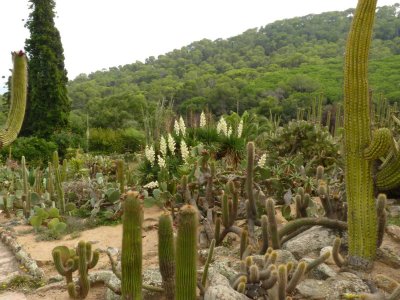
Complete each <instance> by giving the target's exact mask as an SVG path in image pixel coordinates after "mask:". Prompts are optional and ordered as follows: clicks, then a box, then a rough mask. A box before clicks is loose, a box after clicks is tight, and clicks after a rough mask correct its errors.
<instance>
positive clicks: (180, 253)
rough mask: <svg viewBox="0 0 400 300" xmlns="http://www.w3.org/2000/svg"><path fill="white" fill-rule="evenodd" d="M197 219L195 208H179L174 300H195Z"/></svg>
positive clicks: (188, 206)
mask: <svg viewBox="0 0 400 300" xmlns="http://www.w3.org/2000/svg"><path fill="white" fill-rule="evenodd" d="M197 219H198V218H197V210H196V208H195V207H193V206H191V205H185V206H183V207H182V208H181V210H180V213H179V226H178V236H177V240H176V276H175V278H176V279H175V280H176V281H175V283H176V295H175V299H176V300H196V286H197V278H196V273H197V268H196V264H197V227H198V224H197Z"/></svg>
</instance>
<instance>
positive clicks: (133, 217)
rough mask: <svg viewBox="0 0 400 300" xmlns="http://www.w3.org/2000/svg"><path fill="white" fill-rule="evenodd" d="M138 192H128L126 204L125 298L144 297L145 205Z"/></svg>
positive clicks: (123, 295)
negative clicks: (143, 236) (143, 246)
mask: <svg viewBox="0 0 400 300" xmlns="http://www.w3.org/2000/svg"><path fill="white" fill-rule="evenodd" d="M138 196H139V194H138V193H137V192H128V194H127V197H126V200H125V204H124V216H123V235H122V256H121V269H122V280H121V291H122V298H123V299H142V223H143V206H142V203H141V201H140V199H139V198H138Z"/></svg>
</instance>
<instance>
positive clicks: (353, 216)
mask: <svg viewBox="0 0 400 300" xmlns="http://www.w3.org/2000/svg"><path fill="white" fill-rule="evenodd" d="M376 3H377V0H359V1H358V5H357V8H356V10H355V13H354V18H353V21H352V24H351V29H350V32H349V35H348V38H347V45H346V51H345V52H346V54H345V67H344V117H345V118H344V132H345V134H344V153H345V166H346V167H345V180H346V181H345V183H346V195H347V204H348V214H347V215H348V227H349V228H348V233H349V258H348V262H349V264H350V265H351V266H352V267H354V268H364V269H365V268H369V267H371V266H372V262H373V260H374V258H375V256H376V244H377V220H376V208H375V200H374V183H373V179H372V176H371V174H372V161H370V160H366V159H365V158H364V157H363V152H364V150H365V149H366V148H367V147H368V146H369V145H371V129H370V128H371V103H370V95H369V89H368V76H367V73H368V53H369V48H370V43H371V37H372V27H373V24H374V19H375V10H376Z"/></svg>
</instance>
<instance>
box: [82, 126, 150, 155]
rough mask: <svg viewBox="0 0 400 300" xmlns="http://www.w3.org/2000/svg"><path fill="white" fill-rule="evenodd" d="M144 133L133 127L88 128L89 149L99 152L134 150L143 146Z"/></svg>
mask: <svg viewBox="0 0 400 300" xmlns="http://www.w3.org/2000/svg"><path fill="white" fill-rule="evenodd" d="M143 144H144V134H143V133H142V132H140V131H138V130H136V129H134V128H127V129H122V130H114V129H108V128H105V129H103V128H93V129H91V130H90V140H89V149H90V150H91V151H92V152H100V153H107V154H110V153H125V152H135V151H138V150H139V149H141V148H142V147H143Z"/></svg>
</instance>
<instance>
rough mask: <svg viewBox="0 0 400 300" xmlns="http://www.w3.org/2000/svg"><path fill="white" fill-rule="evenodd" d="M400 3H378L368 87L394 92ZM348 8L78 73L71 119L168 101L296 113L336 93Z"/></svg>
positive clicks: (136, 117)
mask: <svg viewBox="0 0 400 300" xmlns="http://www.w3.org/2000/svg"><path fill="white" fill-rule="evenodd" d="M399 12H400V6H399V5H398V4H396V5H394V6H385V7H381V8H379V10H378V12H377V19H376V24H375V29H374V34H375V35H374V41H373V45H372V52H371V64H370V79H371V87H372V88H373V90H374V92H375V93H374V94H375V95H376V96H377V95H379V94H384V95H385V97H387V98H388V99H389V100H390V101H391V102H394V101H399V100H400V86H399V85H400V73H399V72H398V68H396V67H394V66H396V65H397V66H398V65H400V15H399ZM352 16H353V9H349V10H346V11H342V12H327V13H323V14H319V15H308V16H304V17H299V18H293V19H288V20H282V21H277V22H274V23H272V24H268V25H266V26H263V27H260V28H255V29H249V30H247V31H246V32H244V33H242V34H240V35H238V36H235V37H232V38H229V39H218V40H215V41H210V40H207V39H204V40H201V41H197V42H193V43H192V44H190V45H188V46H185V47H182V48H181V49H179V50H178V49H175V50H173V51H171V52H169V53H167V54H165V55H160V56H159V57H158V58H155V57H149V58H148V59H146V61H145V63H142V62H135V63H133V64H130V65H125V66H118V67H112V68H110V69H109V70H107V71H105V70H103V71H98V72H95V73H92V74H90V75H80V76H78V77H77V78H76V79H75V80H73V81H71V82H70V83H69V97H70V98H71V100H72V105H73V115H72V118H73V120H74V122H75V123H79V121H80V122H83V120H86V114H88V115H89V120H90V126H91V127H111V128H124V127H131V126H133V127H137V128H140V127H142V125H143V124H142V123H143V115H145V114H144V112H146V111H148V112H151V111H152V109H154V107H156V106H157V103H159V102H160V101H162V100H164V101H165V103H169V104H171V103H173V105H174V107H175V108H176V110H177V111H178V112H179V113H182V114H185V113H187V112H190V111H194V112H199V111H201V110H202V109H203V108H204V107H208V108H209V109H210V110H211V111H212V112H213V113H215V114H217V115H219V114H223V113H228V112H230V111H237V110H238V111H239V113H242V112H243V111H244V110H249V109H254V110H256V111H257V112H259V113H268V114H269V111H272V112H273V113H279V114H282V116H283V119H290V118H291V117H293V116H294V115H295V112H296V110H297V108H298V107H308V106H309V105H310V103H311V101H312V99H313V98H315V97H316V96H317V95H318V96H319V95H321V94H322V95H323V98H324V101H325V103H326V104H331V103H336V102H338V101H341V99H342V76H343V75H342V62H343V53H344V44H345V39H346V33H347V31H348V29H349V26H350V22H351V19H352Z"/></svg>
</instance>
